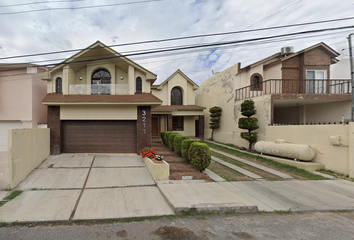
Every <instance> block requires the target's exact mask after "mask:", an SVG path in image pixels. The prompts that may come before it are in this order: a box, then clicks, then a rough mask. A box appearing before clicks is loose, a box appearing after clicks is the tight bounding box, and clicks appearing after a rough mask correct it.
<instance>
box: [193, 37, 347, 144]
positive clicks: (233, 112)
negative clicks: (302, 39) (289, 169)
mask: <svg viewBox="0 0 354 240" xmlns="http://www.w3.org/2000/svg"><path fill="white" fill-rule="evenodd" d="M281 50H282V51H281V52H279V53H276V54H274V55H272V56H270V57H268V58H265V59H262V60H260V61H258V62H255V63H253V64H251V65H249V66H246V67H243V68H241V67H240V64H236V65H235V66H233V67H230V68H229V69H226V70H224V71H222V72H220V73H219V74H217V75H215V76H213V77H211V78H209V79H207V80H206V81H204V82H202V83H201V84H200V89H199V90H198V93H197V102H198V104H200V105H203V106H206V107H208V108H210V107H212V106H214V105H219V106H220V107H222V108H223V115H222V117H221V121H222V122H223V121H226V122H227V124H226V125H227V128H225V127H224V128H222V127H221V129H220V130H219V129H218V130H216V132H215V133H216V134H215V139H216V140H219V141H222V142H230V143H234V144H237V145H239V146H245V147H246V146H247V142H246V141H245V140H243V139H240V137H239V135H240V131H241V130H240V129H238V118H239V117H242V116H241V114H240V105H241V103H242V101H243V100H245V99H249V98H252V99H253V100H254V101H255V104H256V108H257V115H256V117H257V118H258V120H259V125H260V129H259V130H257V131H258V134H259V137H260V140H262V139H264V134H265V133H264V127H265V126H268V125H301V124H305V125H306V124H319V123H322V124H323V123H326V124H328V123H334V122H336V123H339V122H340V121H341V120H342V116H344V118H345V119H348V118H350V106H351V103H350V99H351V95H350V90H351V89H350V87H351V85H350V80H349V79H332V78H331V77H330V76H331V72H330V66H331V65H332V64H334V63H336V62H338V60H337V59H336V57H338V56H339V53H337V52H336V51H335V50H333V49H332V48H330V47H329V46H327V45H326V44H325V43H319V44H316V45H313V46H311V47H309V48H306V49H304V50H301V51H298V52H293V48H292V47H285V48H282V49H281ZM215 96H218V98H215ZM206 115H207V114H206ZM206 120H207V121H208V120H209V118H208V117H207V118H206ZM222 122H221V126H223V125H224V124H223V123H222ZM205 131H206V133H208V136H209V135H210V132H211V131H210V130H209V129H207V128H206V129H205ZM205 137H207V135H206V136H205Z"/></svg>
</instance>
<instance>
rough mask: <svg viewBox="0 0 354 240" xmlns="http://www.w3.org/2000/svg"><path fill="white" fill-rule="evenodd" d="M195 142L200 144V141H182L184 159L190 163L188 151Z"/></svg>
mask: <svg viewBox="0 0 354 240" xmlns="http://www.w3.org/2000/svg"><path fill="white" fill-rule="evenodd" d="M194 142H199V141H198V140H194V139H185V140H183V141H182V147H181V153H182V157H183V158H184V160H186V161H187V162H188V163H189V155H188V150H189V147H190V146H191V144H192V143H194Z"/></svg>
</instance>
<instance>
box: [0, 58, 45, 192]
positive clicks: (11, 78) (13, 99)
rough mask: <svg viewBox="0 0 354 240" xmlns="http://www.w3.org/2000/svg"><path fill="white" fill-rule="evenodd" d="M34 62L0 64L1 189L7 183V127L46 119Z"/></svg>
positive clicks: (34, 125)
mask: <svg viewBox="0 0 354 240" xmlns="http://www.w3.org/2000/svg"><path fill="white" fill-rule="evenodd" d="M44 71H45V69H44V68H42V67H38V66H37V65H34V64H0V189H3V188H6V187H7V183H8V172H7V171H8V166H7V163H8V162H7V155H8V129H22V128H37V127H38V124H41V123H43V124H44V123H46V122H47V107H46V106H44V105H43V104H42V99H43V97H44V96H45V94H46V84H44V83H43V82H42V81H41V78H40V74H41V72H44Z"/></svg>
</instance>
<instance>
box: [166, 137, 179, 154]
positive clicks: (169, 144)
mask: <svg viewBox="0 0 354 240" xmlns="http://www.w3.org/2000/svg"><path fill="white" fill-rule="evenodd" d="M177 135H181V134H179V133H171V134H170V135H169V136H168V146H169V147H170V149H171V150H173V151H174V148H173V142H174V138H175V137H176V136H177Z"/></svg>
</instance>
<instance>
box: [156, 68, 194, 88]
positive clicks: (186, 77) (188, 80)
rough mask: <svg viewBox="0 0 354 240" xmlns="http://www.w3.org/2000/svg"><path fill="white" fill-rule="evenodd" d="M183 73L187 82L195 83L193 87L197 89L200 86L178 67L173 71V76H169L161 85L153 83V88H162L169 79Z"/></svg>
mask: <svg viewBox="0 0 354 240" xmlns="http://www.w3.org/2000/svg"><path fill="white" fill-rule="evenodd" d="M178 73H179V74H181V75H182V76H183V77H184V78H185V79H186V80H187V82H189V83H190V84H192V85H193V89H194V90H197V89H198V88H199V86H198V85H197V84H196V83H195V82H193V81H192V79H190V78H189V77H188V76H187V75H186V74H184V73H183V72H182V71H181V70H180V69H177V70H176V71H175V72H174V73H172V75H171V76H169V77H168V78H167V79H166V80H165V81H164V82H163V83H161V84H160V85H152V86H151V88H155V89H162V86H163V85H165V84H166V83H167V82H168V81H170V80H171V79H172V78H173V77H174V76H176V75H177V74H178Z"/></svg>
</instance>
